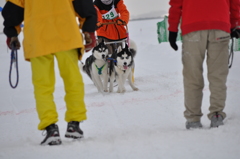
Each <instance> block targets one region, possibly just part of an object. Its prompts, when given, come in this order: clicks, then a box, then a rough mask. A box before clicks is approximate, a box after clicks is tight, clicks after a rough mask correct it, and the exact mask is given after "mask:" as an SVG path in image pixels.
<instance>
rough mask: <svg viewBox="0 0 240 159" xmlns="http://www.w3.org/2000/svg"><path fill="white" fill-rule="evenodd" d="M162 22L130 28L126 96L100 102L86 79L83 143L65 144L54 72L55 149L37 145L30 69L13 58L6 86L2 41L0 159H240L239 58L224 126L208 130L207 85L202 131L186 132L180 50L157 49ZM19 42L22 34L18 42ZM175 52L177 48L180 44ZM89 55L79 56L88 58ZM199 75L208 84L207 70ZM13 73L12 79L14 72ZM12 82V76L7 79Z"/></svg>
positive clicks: (1, 39) (0, 42) (0, 39)
mask: <svg viewBox="0 0 240 159" xmlns="http://www.w3.org/2000/svg"><path fill="white" fill-rule="evenodd" d="M159 21H160V19H155V20H145V21H130V23H129V25H128V27H129V33H130V38H131V39H133V40H134V41H135V42H136V44H137V46H138V52H137V56H136V59H135V62H136V69H135V83H136V86H137V87H138V88H139V89H140V90H139V91H137V92H136V91H132V90H131V88H130V86H128V85H127V87H126V89H127V92H126V93H124V94H119V93H116V88H115V89H114V91H115V92H114V93H111V94H105V95H102V94H100V93H98V92H97V89H96V87H95V86H94V85H93V84H92V82H91V81H90V80H89V78H88V77H87V75H86V74H83V78H84V81H85V93H86V96H85V102H86V105H87V109H88V112H87V115H88V119H87V120H86V121H84V122H83V123H82V124H81V128H82V129H83V131H84V133H85V137H84V138H83V139H82V140H80V141H73V140H69V139H66V138H64V134H65V131H66V126H67V123H66V122H65V121H64V113H65V111H66V108H65V103H64V100H63V97H64V88H63V83H62V79H61V78H60V76H59V73H58V69H57V67H56V77H57V81H56V91H55V94H54V96H55V101H56V104H57V110H58V113H59V122H58V123H57V124H58V125H59V128H60V134H61V136H62V137H61V138H62V142H63V143H62V145H60V146H53V147H50V146H40V145H39V144H40V142H41V141H42V140H43V138H44V136H42V132H41V131H38V130H37V125H38V122H39V120H38V116H37V113H36V110H35V101H34V96H33V86H32V83H31V69H30V63H29V62H25V61H24V59H23V51H22V50H20V51H19V53H18V54H19V56H18V57H19V74H20V79H19V85H18V87H17V88H16V89H12V88H11V87H10V85H9V77H8V74H9V67H10V51H7V47H6V45H5V39H6V38H5V35H3V34H0V47H1V53H0V158H1V159H33V158H34V159H42V158H45V159H50V158H58V159H66V158H74V159H76V158H81V159H146V158H148V159H176V158H177V159H203V158H204V159H238V158H239V156H240V126H239V125H240V104H239V97H240V71H239V68H240V53H239V52H235V56H234V62H233V67H232V68H231V69H230V72H229V77H228V83H227V86H228V92H227V93H228V94H227V101H226V105H227V106H226V109H225V111H226V113H227V118H226V120H225V121H224V124H225V125H224V126H222V127H219V128H214V129H210V128H209V125H210V121H209V120H208V119H207V116H206V115H207V113H208V106H209V94H210V93H209V89H208V82H207V80H206V81H205V83H206V87H205V89H204V99H203V107H202V110H203V113H204V116H203V117H202V124H203V128H202V129H197V130H186V129H185V119H184V117H183V111H184V103H183V102H184V101H183V84H182V83H183V82H182V64H181V49H180V50H179V51H177V52H175V51H174V50H173V49H171V47H170V45H169V44H168V43H161V44H158V41H157V25H156V23H157V22H159ZM20 39H22V34H21V36H20ZM178 45H179V47H180V45H181V42H178ZM89 55H90V53H88V54H85V55H84V59H85V58H87V57H88V56H89ZM204 70H205V72H204V76H205V79H206V71H207V70H206V67H205V69H204ZM13 74H14V73H13ZM12 80H13V83H14V82H15V77H14V76H13V77H12Z"/></svg>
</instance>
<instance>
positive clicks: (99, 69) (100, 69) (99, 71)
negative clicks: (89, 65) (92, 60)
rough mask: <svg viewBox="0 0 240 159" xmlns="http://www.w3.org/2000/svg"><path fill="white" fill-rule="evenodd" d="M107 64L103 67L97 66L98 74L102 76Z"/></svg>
mask: <svg viewBox="0 0 240 159" xmlns="http://www.w3.org/2000/svg"><path fill="white" fill-rule="evenodd" d="M105 65H106V64H104V65H103V66H102V67H100V68H98V66H97V65H96V64H95V67H96V69H97V70H98V74H99V75H101V74H102V70H103V68H104V67H105Z"/></svg>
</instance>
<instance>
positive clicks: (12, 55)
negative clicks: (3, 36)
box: [9, 45, 19, 88]
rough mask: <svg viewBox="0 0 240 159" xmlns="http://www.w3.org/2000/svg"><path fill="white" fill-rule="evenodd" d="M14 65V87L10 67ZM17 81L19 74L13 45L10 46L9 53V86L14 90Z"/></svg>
mask: <svg viewBox="0 0 240 159" xmlns="http://www.w3.org/2000/svg"><path fill="white" fill-rule="evenodd" d="M13 64H15V68H16V76H17V79H16V83H15V85H13V84H12V66H13ZM18 81H19V72H18V56H17V50H16V49H15V47H14V45H12V51H11V62H10V70H9V84H10V86H11V87H12V88H16V87H17V85H18Z"/></svg>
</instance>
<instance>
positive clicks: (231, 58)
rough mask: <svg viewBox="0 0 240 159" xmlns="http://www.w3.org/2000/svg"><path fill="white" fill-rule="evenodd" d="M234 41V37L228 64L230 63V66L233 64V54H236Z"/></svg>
mask: <svg viewBox="0 0 240 159" xmlns="http://www.w3.org/2000/svg"><path fill="white" fill-rule="evenodd" d="M233 43H234V39H233V38H232V44H231V48H230V53H229V57H228V64H229V65H228V68H231V67H232V64H233V56H234V51H233Z"/></svg>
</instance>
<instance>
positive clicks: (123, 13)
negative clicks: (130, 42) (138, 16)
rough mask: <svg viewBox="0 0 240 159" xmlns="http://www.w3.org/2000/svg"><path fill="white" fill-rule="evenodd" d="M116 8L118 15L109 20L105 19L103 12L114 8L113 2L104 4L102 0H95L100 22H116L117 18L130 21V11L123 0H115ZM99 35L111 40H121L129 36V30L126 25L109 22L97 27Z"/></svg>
mask: <svg viewBox="0 0 240 159" xmlns="http://www.w3.org/2000/svg"><path fill="white" fill-rule="evenodd" d="M113 2H114V8H115V9H116V12H117V13H118V14H119V16H118V17H116V18H114V19H111V20H108V19H103V18H102V16H103V14H105V13H107V12H108V11H109V10H111V9H112V4H110V5H104V4H103V3H102V2H101V1H100V0H95V1H94V6H95V8H96V10H97V14H98V22H101V23H107V22H116V20H117V19H122V20H123V21H125V22H126V23H128V21H129V11H128V10H127V7H126V5H125V4H124V2H123V0H114V1H113ZM97 36H98V37H105V38H107V39H109V40H121V39H125V38H127V30H126V28H125V26H124V25H117V24H108V25H103V26H102V27H100V28H99V29H97Z"/></svg>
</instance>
